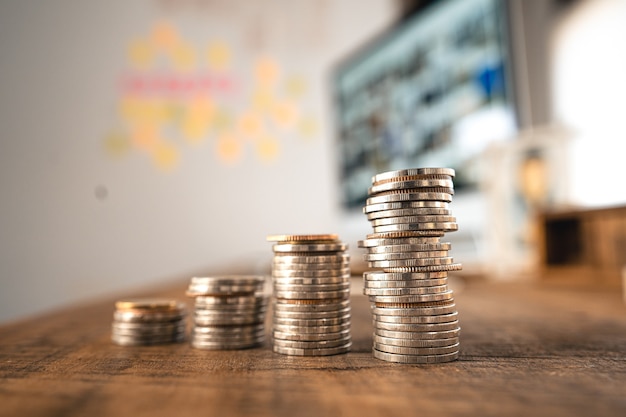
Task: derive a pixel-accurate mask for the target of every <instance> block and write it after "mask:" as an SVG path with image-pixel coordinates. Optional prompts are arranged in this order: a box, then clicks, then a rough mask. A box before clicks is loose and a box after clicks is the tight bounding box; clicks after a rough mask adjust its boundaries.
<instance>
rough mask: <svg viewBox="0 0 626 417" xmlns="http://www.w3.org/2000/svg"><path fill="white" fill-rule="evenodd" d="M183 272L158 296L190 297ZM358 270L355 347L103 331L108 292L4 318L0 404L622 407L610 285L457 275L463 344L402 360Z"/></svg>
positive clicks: (156, 410) (187, 411) (79, 412)
mask: <svg viewBox="0 0 626 417" xmlns="http://www.w3.org/2000/svg"><path fill="white" fill-rule="evenodd" d="M185 285H186V283H181V284H180V285H178V286H176V287H175V288H173V289H171V290H169V291H167V292H165V293H163V294H162V295H169V296H176V297H178V298H181V299H184V297H183V291H184V288H185ZM360 285H361V284H360V280H358V279H357V280H355V281H354V286H355V291H354V292H355V293H357V294H355V295H354V296H353V297H352V315H353V325H352V335H353V339H354V348H353V351H352V352H351V353H349V354H346V355H339V356H333V357H319V358H302V357H290V356H282V355H278V354H274V353H272V351H271V349H270V348H269V344H266V345H265V346H263V347H262V348H258V349H251V350H244V351H223V352H214V351H202V350H196V349H193V348H191V347H190V346H189V345H188V344H186V343H183V344H177V345H166V346H153V347H137V348H128V347H120V346H116V345H113V344H112V343H111V342H110V341H109V337H110V325H111V314H112V311H113V304H112V303H113V301H114V300H109V301H107V302H102V303H99V304H94V305H90V306H84V307H79V308H74V309H70V310H66V311H62V312H58V313H55V314H50V315H47V316H44V317H38V318H34V319H31V320H28V321H24V322H20V323H15V324H9V325H4V326H2V327H0V376H1V378H2V379H1V380H0V415H2V416H5V415H6V416H22V417H23V416H31V415H32V416H35V415H36V416H43V415H46V416H89V417H97V416H115V417H124V416H136V415H148V416H153V417H157V416H188V415H202V416H220V417H224V416H231V415H254V416H288V417H292V416H316V417H319V416H359V417H363V416H364V415H373V416H385V417H391V416H406V415H420V416H430V415H437V416H439V415H473V416H486V415H497V416H512V415H517V416H525V417H528V416H537V415H546V416H568V417H569V416H599V415H615V416H624V415H626V307H624V305H623V304H622V302H621V298H620V295H619V294H617V293H606V292H604V293H601V292H595V293H594V292H586V293H584V292H574V291H571V290H570V291H565V290H559V289H556V288H538V287H535V286H532V285H519V284H517V285H512V284H487V283H481V284H472V285H466V286H465V287H464V288H461V287H457V291H456V301H457V307H458V311H459V318H460V320H461V326H462V329H463V330H462V335H461V346H462V348H461V356H460V359H459V360H458V361H456V362H453V363H448V364H443V365H398V364H392V363H387V362H383V361H379V360H376V359H374V358H373V357H372V355H371V353H370V349H371V329H372V327H371V323H370V313H369V304H368V301H367V299H366V297H365V296H362V295H359V294H358V292H359V291H360V289H359V288H360Z"/></svg>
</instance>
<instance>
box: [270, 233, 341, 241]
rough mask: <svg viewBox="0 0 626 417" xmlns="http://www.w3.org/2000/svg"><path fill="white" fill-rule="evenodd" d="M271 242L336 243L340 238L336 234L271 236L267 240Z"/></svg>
mask: <svg viewBox="0 0 626 417" xmlns="http://www.w3.org/2000/svg"><path fill="white" fill-rule="evenodd" d="M266 239H267V240H268V241H269V242H282V243H286V242H328V241H336V240H338V239H339V236H338V235H336V234H324V235H269V236H267V238H266Z"/></svg>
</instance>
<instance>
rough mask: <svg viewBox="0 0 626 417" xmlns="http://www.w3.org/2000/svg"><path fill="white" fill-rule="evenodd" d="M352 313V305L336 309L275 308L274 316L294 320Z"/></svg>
mask: <svg viewBox="0 0 626 417" xmlns="http://www.w3.org/2000/svg"><path fill="white" fill-rule="evenodd" d="M349 314H350V307H347V308H344V309H341V310H335V311H313V312H311V311H295V312H294V311H283V310H279V309H276V310H274V318H275V319H276V318H280V319H293V320H297V319H299V320H319V319H334V318H337V317H342V316H345V315H349Z"/></svg>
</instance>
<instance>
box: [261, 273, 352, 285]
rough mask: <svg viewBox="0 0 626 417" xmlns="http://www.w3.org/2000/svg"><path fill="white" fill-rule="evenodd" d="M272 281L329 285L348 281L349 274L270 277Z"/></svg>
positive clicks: (285, 283) (277, 282)
mask: <svg viewBox="0 0 626 417" xmlns="http://www.w3.org/2000/svg"><path fill="white" fill-rule="evenodd" d="M272 282H273V283H274V284H276V285H330V284H343V283H349V282H350V274H345V275H343V276H339V277H320V278H307V277H292V278H281V277H272Z"/></svg>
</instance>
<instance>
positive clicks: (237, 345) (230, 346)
mask: <svg viewBox="0 0 626 417" xmlns="http://www.w3.org/2000/svg"><path fill="white" fill-rule="evenodd" d="M262 344H263V340H255V341H250V342H233V343H221V342H218V343H213V342H205V341H201V340H195V339H193V340H192V341H191V346H192V347H194V348H196V349H204V350H240V349H249V348H253V347H257V346H260V345H262Z"/></svg>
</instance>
